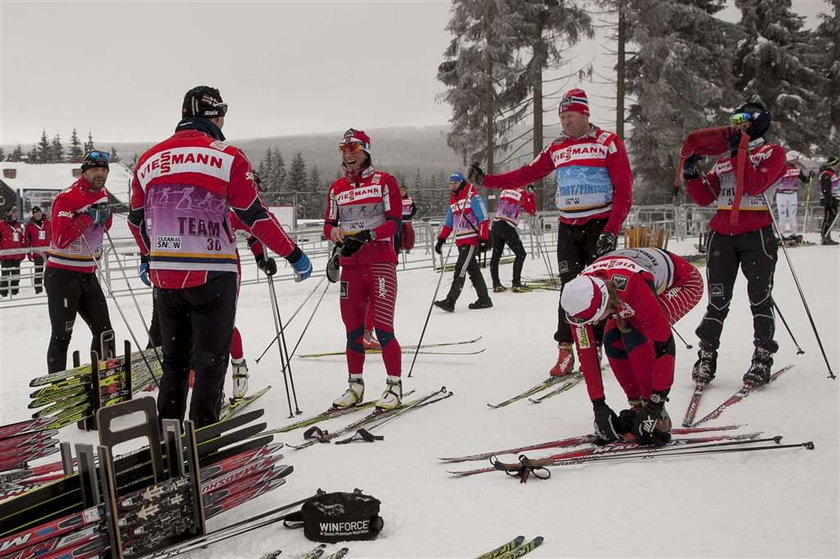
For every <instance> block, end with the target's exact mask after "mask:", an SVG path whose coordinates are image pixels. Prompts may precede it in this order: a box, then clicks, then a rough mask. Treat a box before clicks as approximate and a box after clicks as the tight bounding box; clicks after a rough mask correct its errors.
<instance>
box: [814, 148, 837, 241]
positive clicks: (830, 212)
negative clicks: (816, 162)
mask: <svg viewBox="0 0 840 559" xmlns="http://www.w3.org/2000/svg"><path fill="white" fill-rule="evenodd" d="M838 163H840V160H838V159H837V157H836V156H832V157H829V158H828V160H827V161H826V162H825V164H824V165H821V166H820V174H819V181H820V203H821V204H822V207H823V208H825V215H824V216H823V223H822V229H821V231H820V233H821V236H822V244H824V245H836V244H838V243H837V241H835V240H834V239H832V238H831V226H832V225H833V224H834V220H835V219H836V218H837V206H838V204H840V175H838V174H837V164H838Z"/></svg>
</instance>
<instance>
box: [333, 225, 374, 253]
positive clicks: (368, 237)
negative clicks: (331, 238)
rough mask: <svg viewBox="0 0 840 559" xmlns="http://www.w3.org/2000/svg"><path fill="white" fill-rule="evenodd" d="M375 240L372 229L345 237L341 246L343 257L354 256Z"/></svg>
mask: <svg viewBox="0 0 840 559" xmlns="http://www.w3.org/2000/svg"><path fill="white" fill-rule="evenodd" d="M372 240H373V234H372V233H371V232H370V229H362V230H361V231H359V232H358V233H353V234H352V235H345V236H344V240H343V241H342V246H341V256H343V257H345V258H347V257H348V256H353V255H354V254H356V253H357V252H359V249H361V248H362V247H363V246H365V245H366V244H368V243H369V242H371V241H372Z"/></svg>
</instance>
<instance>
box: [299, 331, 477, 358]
mask: <svg viewBox="0 0 840 559" xmlns="http://www.w3.org/2000/svg"><path fill="white" fill-rule="evenodd" d="M481 338H482V336H479V337H477V338H473V339H471V340H461V341H457V342H440V343H431V344H420V347H419V351H418V352H417V353H421V354H425V355H478V354H479V353H483V352H484V351H485V349H484V348H482V349H477V350H471V351H436V350H435V348H439V347H450V346H458V345H470V344H474V343H476V342H478V341H480V340H481ZM401 347H402V349H404V350H411V351H414V350H416V349H418V347H417V345H412V344H409V345H404V346H401ZM344 353H345V352H344V350H342V351H326V352H323V353H307V354H304V355H298V358H299V359H318V358H320V357H333V356H337V355H344ZM365 353H382V348H371V349H366V350H365Z"/></svg>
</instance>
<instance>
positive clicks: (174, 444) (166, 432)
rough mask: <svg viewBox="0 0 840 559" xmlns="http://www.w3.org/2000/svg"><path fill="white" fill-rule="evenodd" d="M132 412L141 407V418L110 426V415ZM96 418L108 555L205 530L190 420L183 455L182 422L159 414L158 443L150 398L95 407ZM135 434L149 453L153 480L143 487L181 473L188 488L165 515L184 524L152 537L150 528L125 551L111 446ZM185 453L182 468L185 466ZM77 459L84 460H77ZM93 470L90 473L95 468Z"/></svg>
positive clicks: (138, 551) (149, 548)
mask: <svg viewBox="0 0 840 559" xmlns="http://www.w3.org/2000/svg"><path fill="white" fill-rule="evenodd" d="M136 413H142V414H143V415H144V419H145V420H144V421H143V422H141V423H139V424H134V425H132V426H130V427H125V428H120V429H119V430H115V429H112V423H113V422H114V420H116V419H118V418H124V417H126V416H129V415H133V414H136ZM96 422H97V424H98V426H99V441H100V445H99V462H100V464H101V466H102V470H101V472H102V479H101V486H102V487H101V488H102V495H103V496H104V498H105V502H104V505H105V511H106V525H107V533H108V537H109V540H110V557H112V558H113V559H123V558H124V557H134V556H139V555H146V554H148V553H151V552H154V551H157V550H158V549H161V548H163V547H166V546H170V545H173V544H177V543H181V542H182V541H185V540H187V539H190V538H193V537H195V536H203V535H205V534H206V533H207V529H206V526H205V513H204V501H203V499H202V496H201V479H200V470H199V462H198V445H197V442H196V436H195V426H194V424H193V422H191V421H185V422H184V425H185V429H186V433H185V435H184V439H183V440H185V443H186V457H185V456H184V454H185V447H184V445H185V443H184V442H182V437H181V425H180V422H179V421H178V420H174V419H164V420H163V421H162V428H163V434H162V438H163V445H161V432H160V431H159V430H158V417H157V408H156V404H155V400H154V398H139V399H136V400H129V401H126V402H122V403H119V404H116V405H109V406H107V407H103V408H100V409H99V410H98V411H97V413H96ZM138 438H145V439H146V441H147V442H148V445H149V451H150V454H151V462H152V472H153V477H154V483H153V484H152V485H150V486H148V487H147V488H146V490H154V488H155V487H156V486H157V485H158V484H160V483H161V482H164V481H166V482H171V481H178V480H179V479H180V478H184V477H186V478H187V479H188V481H189V492H188V499H187V502H186V506H183V507H179V508H177V509H175V511H174V512H175V515H176V517H174V518H173V516H172V515H168V516H167V517H166V522H167V524H170V525H178V526H185V527H186V528H185V529H183V530H182V531H181V532H180V533H176V534H172V535H169V536H166V537H154V536H155V532H151V533H150V534H149V535H150V537H149V538H148V540H147V542H144V544H145V545H144V544H140V545H137V544H135V545H134V546H132V551H131V553H130V554H129V553H125V552H124V546H123V538H122V532H121V530H120V519H119V510H118V508H117V497H118V488H117V477H116V476H117V472H116V471H115V468H114V458H113V448H114V447H115V446H116V445H119V444H123V443H125V442H127V441H131V440H134V439H138ZM162 446H163V448H164V449H165V459H164V454H163V453H162V452H161V447H162ZM185 459H186V463H187V467H186V470H185V468H184V461H185ZM80 464H83V462H82V461H81V460H80ZM93 471H94V473H95V469H94V470H93ZM83 487H84V484H83ZM150 494H151V493H150ZM162 495H163V497H164V498H165V497H167V496H171V494H167V493H166V492H162ZM160 500H161V498H160V497H152V498H150V499H149V504H151V505H154V504H155V502H156V501H160ZM177 515H180V517H177Z"/></svg>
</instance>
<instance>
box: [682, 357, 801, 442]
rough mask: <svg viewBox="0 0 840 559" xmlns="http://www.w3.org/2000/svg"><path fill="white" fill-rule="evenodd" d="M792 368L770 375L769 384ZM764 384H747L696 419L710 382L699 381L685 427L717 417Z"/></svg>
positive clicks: (685, 419) (687, 410)
mask: <svg viewBox="0 0 840 559" xmlns="http://www.w3.org/2000/svg"><path fill="white" fill-rule="evenodd" d="M792 368H793V365H788V366H787V367H782V368H781V369H779V370H778V371H776V372H775V373H773V374H772V375H770V382H768V383H767V384H770V383H772V382H774V381H775V380H776V379H777V378H779V377H780V376H782V375H783V374H784V373H786V372H787V371H789V370H791V369H792ZM764 386H766V385H759V386H749V385H746V384H745V385H744V386H742V387H741V388H740V389H739V390H738V391H737V392H735V394H733V395H732V396H730V397H729V398H727V399H726V400H724V402H723V403H722V404H721V405H719V406H718V407H716V408H715V409H714V410H712V411H711V412H709V413H708V414H707V415H706V416H704V417H703V418H701V419H698V420H697V421H695V420H694V418H695V417H696V416H697V410H698V408H699V407H700V401H701V400H702V398H703V394H704V393H705V391H706V388H707V387H708V384H702V383H697V384H696V385H695V387H694V392H693V393H692V395H691V399H690V400H689V401H688V408H687V409H686V411H685V418H684V419H683V422H682V424H683V427H696V426H698V425H702V424H703V423H706V422H707V421H711V420H712V419H717V418H718V417H720V416H721V414H722V413H723V412H725V411H726V410H727V409H728V408H730V407H732V406H734V405H735V404H737V403H738V402H740V401H741V400H743V399H744V398H746V397H747V396H749V395H750V394H751V393H752V392H754V391H756V390H759V389H761V388H763V387H764Z"/></svg>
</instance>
